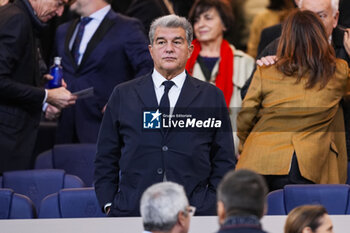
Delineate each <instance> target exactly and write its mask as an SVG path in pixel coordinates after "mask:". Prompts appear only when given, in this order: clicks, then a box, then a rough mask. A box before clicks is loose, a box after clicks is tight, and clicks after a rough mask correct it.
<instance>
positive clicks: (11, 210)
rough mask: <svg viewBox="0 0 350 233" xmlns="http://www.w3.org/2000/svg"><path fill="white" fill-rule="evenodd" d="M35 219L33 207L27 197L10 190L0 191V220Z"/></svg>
mask: <svg viewBox="0 0 350 233" xmlns="http://www.w3.org/2000/svg"><path fill="white" fill-rule="evenodd" d="M35 217H36V211H35V206H34V204H33V202H32V201H31V200H30V199H29V198H28V197H26V196H24V195H21V194H17V193H14V192H13V190H11V189H0V219H29V218H35Z"/></svg>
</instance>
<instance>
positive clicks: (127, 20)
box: [108, 10, 141, 26]
mask: <svg viewBox="0 0 350 233" xmlns="http://www.w3.org/2000/svg"><path fill="white" fill-rule="evenodd" d="M108 14H110V18H111V19H113V20H116V22H119V23H120V24H121V25H125V24H126V26H127V25H128V24H135V23H137V24H141V21H140V20H139V19H137V18H133V17H129V16H127V15H123V14H120V13H117V12H115V11H113V10H111V12H109V13H108Z"/></svg>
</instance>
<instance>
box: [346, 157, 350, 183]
mask: <svg viewBox="0 0 350 233" xmlns="http://www.w3.org/2000/svg"><path fill="white" fill-rule="evenodd" d="M346 184H350V161H349V162H348V178H347V179H346Z"/></svg>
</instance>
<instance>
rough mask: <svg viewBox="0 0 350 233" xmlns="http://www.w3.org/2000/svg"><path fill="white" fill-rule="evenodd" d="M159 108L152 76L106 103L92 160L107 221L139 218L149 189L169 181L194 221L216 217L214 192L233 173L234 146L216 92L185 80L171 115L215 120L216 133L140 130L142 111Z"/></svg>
mask: <svg viewBox="0 0 350 233" xmlns="http://www.w3.org/2000/svg"><path fill="white" fill-rule="evenodd" d="M157 106H158V103H157V99H156V95H155V91H154V86H153V81H152V77H151V75H147V76H144V77H142V78H139V79H136V80H132V81H130V82H127V83H124V84H121V85H119V86H117V87H116V88H115V90H114V91H113V93H112V95H111V98H110V100H109V102H108V106H107V110H106V112H105V115H104V118H103V121H102V125H101V130H100V133H99V139H98V143H97V155H96V160H95V190H96V194H97V197H98V199H99V202H100V204H101V206H102V207H103V206H104V205H105V204H106V203H109V202H112V203H113V205H112V210H111V212H112V214H111V215H112V216H138V215H139V200H140V197H141V195H142V193H143V191H144V190H145V189H146V188H147V187H149V186H150V185H152V184H154V183H158V182H162V181H163V178H164V173H165V174H166V178H167V180H168V181H173V182H176V183H179V184H181V185H183V186H184V187H185V191H186V194H187V196H188V197H189V201H190V203H191V205H194V206H196V207H197V211H196V213H197V214H199V215H215V214H216V187H217V185H218V183H219V181H220V180H221V178H222V177H223V176H224V174H225V173H226V172H227V171H229V170H233V169H234V164H235V163H234V162H235V161H234V160H235V156H234V146H233V139H232V131H231V125H230V120H229V116H228V112H227V107H226V104H225V100H224V97H223V94H222V92H221V91H220V90H219V89H218V88H216V87H215V86H213V85H211V84H208V83H206V82H202V81H200V80H197V79H195V78H193V77H191V76H187V77H186V80H185V83H184V85H183V87H182V90H181V94H180V96H179V99H178V101H177V103H176V107H175V109H174V114H191V115H192V119H193V118H196V117H198V118H202V119H207V118H208V117H210V118H212V117H214V118H216V119H220V120H221V121H222V127H221V128H219V129H200V130H196V129H188V128H186V129H178V128H172V129H170V130H169V131H168V132H167V133H165V132H164V131H163V130H161V129H143V124H142V121H143V111H144V110H147V109H148V110H149V109H153V110H155V109H156V108H157Z"/></svg>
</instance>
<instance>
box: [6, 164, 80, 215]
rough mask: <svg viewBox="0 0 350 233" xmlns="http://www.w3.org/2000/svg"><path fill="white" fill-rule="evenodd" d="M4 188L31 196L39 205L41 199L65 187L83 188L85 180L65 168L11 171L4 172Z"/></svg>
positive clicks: (36, 204)
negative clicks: (69, 173)
mask: <svg viewBox="0 0 350 233" xmlns="http://www.w3.org/2000/svg"><path fill="white" fill-rule="evenodd" d="M2 181H3V182H2V187H3V188H11V189H13V190H14V192H16V193H19V194H23V195H25V196H27V197H29V198H30V199H31V200H32V201H33V202H34V204H35V206H36V207H37V209H38V207H39V205H40V202H41V200H42V199H43V198H44V197H46V196H47V195H49V194H52V193H55V192H58V191H59V190H60V189H63V188H81V187H84V182H83V181H82V180H81V179H80V178H79V177H77V176H73V175H68V174H66V173H65V171H63V170H58V169H40V170H23V171H9V172H4V173H3V180H2Z"/></svg>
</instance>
